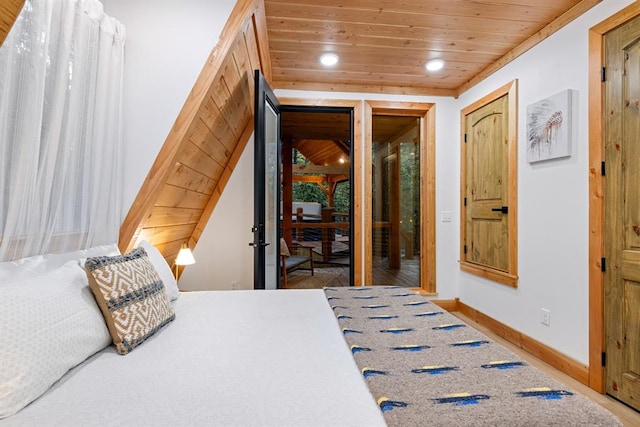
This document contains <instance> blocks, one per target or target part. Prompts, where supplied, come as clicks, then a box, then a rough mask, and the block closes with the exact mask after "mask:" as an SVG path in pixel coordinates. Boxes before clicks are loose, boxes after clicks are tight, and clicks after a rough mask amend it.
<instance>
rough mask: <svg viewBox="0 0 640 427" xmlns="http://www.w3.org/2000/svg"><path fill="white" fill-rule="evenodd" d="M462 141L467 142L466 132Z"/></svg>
mask: <svg viewBox="0 0 640 427" xmlns="http://www.w3.org/2000/svg"><path fill="white" fill-rule="evenodd" d="M464 142H465V143H466V142H467V134H466V133H465V134H464Z"/></svg>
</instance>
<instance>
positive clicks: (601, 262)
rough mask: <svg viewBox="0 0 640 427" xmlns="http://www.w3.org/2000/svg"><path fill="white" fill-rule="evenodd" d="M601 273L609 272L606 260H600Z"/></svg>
mask: <svg viewBox="0 0 640 427" xmlns="http://www.w3.org/2000/svg"><path fill="white" fill-rule="evenodd" d="M600 271H602V272H605V271H607V259H606V258H600Z"/></svg>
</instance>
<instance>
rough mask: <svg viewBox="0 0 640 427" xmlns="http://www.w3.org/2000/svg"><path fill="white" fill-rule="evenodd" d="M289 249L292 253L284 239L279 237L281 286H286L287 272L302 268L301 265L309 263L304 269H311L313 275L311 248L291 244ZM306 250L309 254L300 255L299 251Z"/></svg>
mask: <svg viewBox="0 0 640 427" xmlns="http://www.w3.org/2000/svg"><path fill="white" fill-rule="evenodd" d="M291 249H292V250H293V251H294V254H292V253H291V251H290V250H289V246H288V245H287V242H285V240H284V239H280V259H281V268H282V287H283V288H286V287H287V274H288V273H291V272H292V271H294V270H297V269H299V268H300V269H302V266H303V265H304V264H306V263H309V267H308V268H306V269H305V270H311V275H312V276H313V248H310V247H307V246H301V245H298V244H292V245H291ZM303 251H308V253H309V255H308V256H307V255H300V253H301V252H303Z"/></svg>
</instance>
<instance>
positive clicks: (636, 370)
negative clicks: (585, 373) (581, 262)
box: [604, 18, 640, 409]
mask: <svg viewBox="0 0 640 427" xmlns="http://www.w3.org/2000/svg"><path fill="white" fill-rule="evenodd" d="M605 58H606V59H605V61H606V69H607V75H608V78H607V81H606V82H605V108H606V111H607V112H608V114H607V119H606V120H605V124H604V127H605V160H606V164H607V175H606V177H605V257H606V260H607V264H608V265H607V269H606V272H605V322H606V323H605V329H606V332H605V346H606V354H607V365H606V391H607V393H609V394H611V395H613V396H615V397H616V398H618V399H620V400H622V401H623V402H625V403H627V404H628V405H630V406H632V407H634V408H636V409H640V194H639V193H640V189H639V184H640V18H636V19H635V20H632V21H630V23H628V24H625V25H624V26H622V27H619V28H618V29H616V30H614V31H612V32H610V33H608V34H607V35H606V36H605Z"/></svg>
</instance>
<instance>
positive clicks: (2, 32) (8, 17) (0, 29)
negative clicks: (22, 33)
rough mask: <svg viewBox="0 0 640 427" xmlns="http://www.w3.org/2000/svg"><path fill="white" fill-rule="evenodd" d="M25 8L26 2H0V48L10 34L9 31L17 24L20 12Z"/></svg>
mask: <svg viewBox="0 0 640 427" xmlns="http://www.w3.org/2000/svg"><path fill="white" fill-rule="evenodd" d="M22 6H24V0H2V1H0V46H2V43H4V39H5V38H6V37H7V34H9V30H11V27H13V23H14V22H16V18H18V15H20V11H21V10H22Z"/></svg>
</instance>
